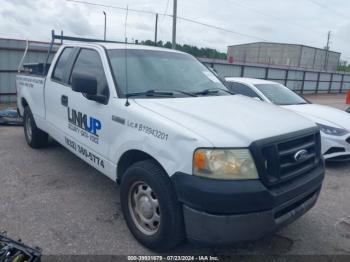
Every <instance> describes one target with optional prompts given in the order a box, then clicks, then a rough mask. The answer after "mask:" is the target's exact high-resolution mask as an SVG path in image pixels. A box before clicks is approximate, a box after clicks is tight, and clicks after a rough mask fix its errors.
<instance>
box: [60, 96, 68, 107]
mask: <svg viewBox="0 0 350 262" xmlns="http://www.w3.org/2000/svg"><path fill="white" fill-rule="evenodd" d="M61 104H62V105H63V106H68V96H65V95H62V96H61Z"/></svg>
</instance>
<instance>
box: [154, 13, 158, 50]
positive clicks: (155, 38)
mask: <svg viewBox="0 0 350 262" xmlns="http://www.w3.org/2000/svg"><path fill="white" fill-rule="evenodd" d="M157 34H158V13H157V14H156V26H155V30H154V45H155V46H156V45H157Z"/></svg>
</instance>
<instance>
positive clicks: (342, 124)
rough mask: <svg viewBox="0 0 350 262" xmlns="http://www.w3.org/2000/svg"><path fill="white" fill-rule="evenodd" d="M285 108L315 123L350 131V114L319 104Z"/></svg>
mask: <svg viewBox="0 0 350 262" xmlns="http://www.w3.org/2000/svg"><path fill="white" fill-rule="evenodd" d="M283 107H284V108H286V109H289V110H292V111H294V112H296V113H298V114H299V115H301V116H304V117H306V118H308V119H310V120H311V121H313V122H315V123H320V124H323V125H327V126H333V127H338V128H345V129H347V130H349V131H350V114H349V113H347V112H345V111H341V110H339V109H336V108H333V107H329V106H323V105H317V104H305V105H289V106H283Z"/></svg>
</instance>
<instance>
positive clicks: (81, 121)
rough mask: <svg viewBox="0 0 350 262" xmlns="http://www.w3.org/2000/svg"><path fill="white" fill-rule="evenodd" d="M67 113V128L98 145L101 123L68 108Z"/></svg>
mask: <svg viewBox="0 0 350 262" xmlns="http://www.w3.org/2000/svg"><path fill="white" fill-rule="evenodd" d="M67 112H68V128H69V129H70V130H72V131H74V132H75V133H79V134H80V135H81V136H83V137H86V138H89V139H90V140H91V141H92V142H94V143H95V144H98V140H99V137H98V131H99V130H101V128H102V124H101V121H100V120H98V119H96V118H94V117H91V116H90V117H89V116H88V115H87V114H84V113H82V112H79V111H77V110H75V109H72V108H69V107H68V111H67Z"/></svg>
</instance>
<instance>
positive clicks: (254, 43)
mask: <svg viewBox="0 0 350 262" xmlns="http://www.w3.org/2000/svg"><path fill="white" fill-rule="evenodd" d="M259 44H270V45H286V46H299V47H308V48H313V49H317V50H322V51H326V50H325V49H323V48H319V47H314V46H309V45H302V44H293V43H276V42H251V43H246V44H238V45H229V46H228V47H236V46H247V45H259ZM329 52H332V53H337V54H341V53H340V52H336V51H331V50H329Z"/></svg>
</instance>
